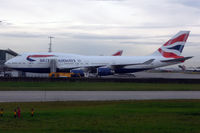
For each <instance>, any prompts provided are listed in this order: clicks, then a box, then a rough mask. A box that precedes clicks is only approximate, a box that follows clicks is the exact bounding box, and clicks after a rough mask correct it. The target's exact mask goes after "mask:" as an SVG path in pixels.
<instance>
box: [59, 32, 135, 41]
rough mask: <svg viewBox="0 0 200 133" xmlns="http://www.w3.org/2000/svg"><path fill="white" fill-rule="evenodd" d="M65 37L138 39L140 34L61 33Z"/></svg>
mask: <svg viewBox="0 0 200 133" xmlns="http://www.w3.org/2000/svg"><path fill="white" fill-rule="evenodd" d="M60 35H61V36H65V37H72V38H75V39H86V40H87V39H89V40H90V39H95V40H120V39H122V40H123V39H137V38H139V36H126V35H100V34H86V33H79V34H73V33H63V34H60Z"/></svg>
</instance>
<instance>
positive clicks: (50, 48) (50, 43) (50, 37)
mask: <svg viewBox="0 0 200 133" xmlns="http://www.w3.org/2000/svg"><path fill="white" fill-rule="evenodd" d="M52 38H55V37H53V36H49V39H50V40H49V41H50V42H49V53H51V52H52V47H51V46H52Z"/></svg>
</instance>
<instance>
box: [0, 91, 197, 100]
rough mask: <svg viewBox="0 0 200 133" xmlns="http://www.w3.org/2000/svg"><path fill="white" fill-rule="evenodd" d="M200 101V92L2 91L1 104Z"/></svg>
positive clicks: (0, 95) (0, 94) (0, 93)
mask: <svg viewBox="0 0 200 133" xmlns="http://www.w3.org/2000/svg"><path fill="white" fill-rule="evenodd" d="M154 99H157V100H164V99H200V91H0V102H45V101H111V100H154Z"/></svg>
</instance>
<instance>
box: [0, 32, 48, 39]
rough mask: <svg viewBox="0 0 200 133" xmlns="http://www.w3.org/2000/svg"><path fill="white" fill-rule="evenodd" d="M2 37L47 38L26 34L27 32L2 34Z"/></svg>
mask: <svg viewBox="0 0 200 133" xmlns="http://www.w3.org/2000/svg"><path fill="white" fill-rule="evenodd" d="M0 36H3V37H16V38H39V37H45V35H43V34H39V33H26V32H15V33H10V32H9V33H0ZM46 37H47V36H46Z"/></svg>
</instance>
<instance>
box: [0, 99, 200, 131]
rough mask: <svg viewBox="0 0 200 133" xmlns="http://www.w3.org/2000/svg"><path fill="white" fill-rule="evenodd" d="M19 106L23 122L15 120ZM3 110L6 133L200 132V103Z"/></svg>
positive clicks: (10, 106) (38, 105) (37, 106)
mask: <svg viewBox="0 0 200 133" xmlns="http://www.w3.org/2000/svg"><path fill="white" fill-rule="evenodd" d="M17 106H20V107H21V111H22V117H21V118H20V119H15V118H13V110H14V108H16V107H17ZM0 107H3V108H4V110H5V114H4V117H2V118H0V132H3V133H13V132H18V133H23V132H24V133H27V132H33V133H35V132H37V133H38V132H42V133H44V132H45V133H55V132H69V133H110V132H111V133H112V132H113V133H199V132H200V100H173V101H172V100H163V101H156V100H155V101H154V100H153V101H111V102H47V103H0ZM32 107H34V109H35V116H34V118H31V117H30V110H31V108H32Z"/></svg>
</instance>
